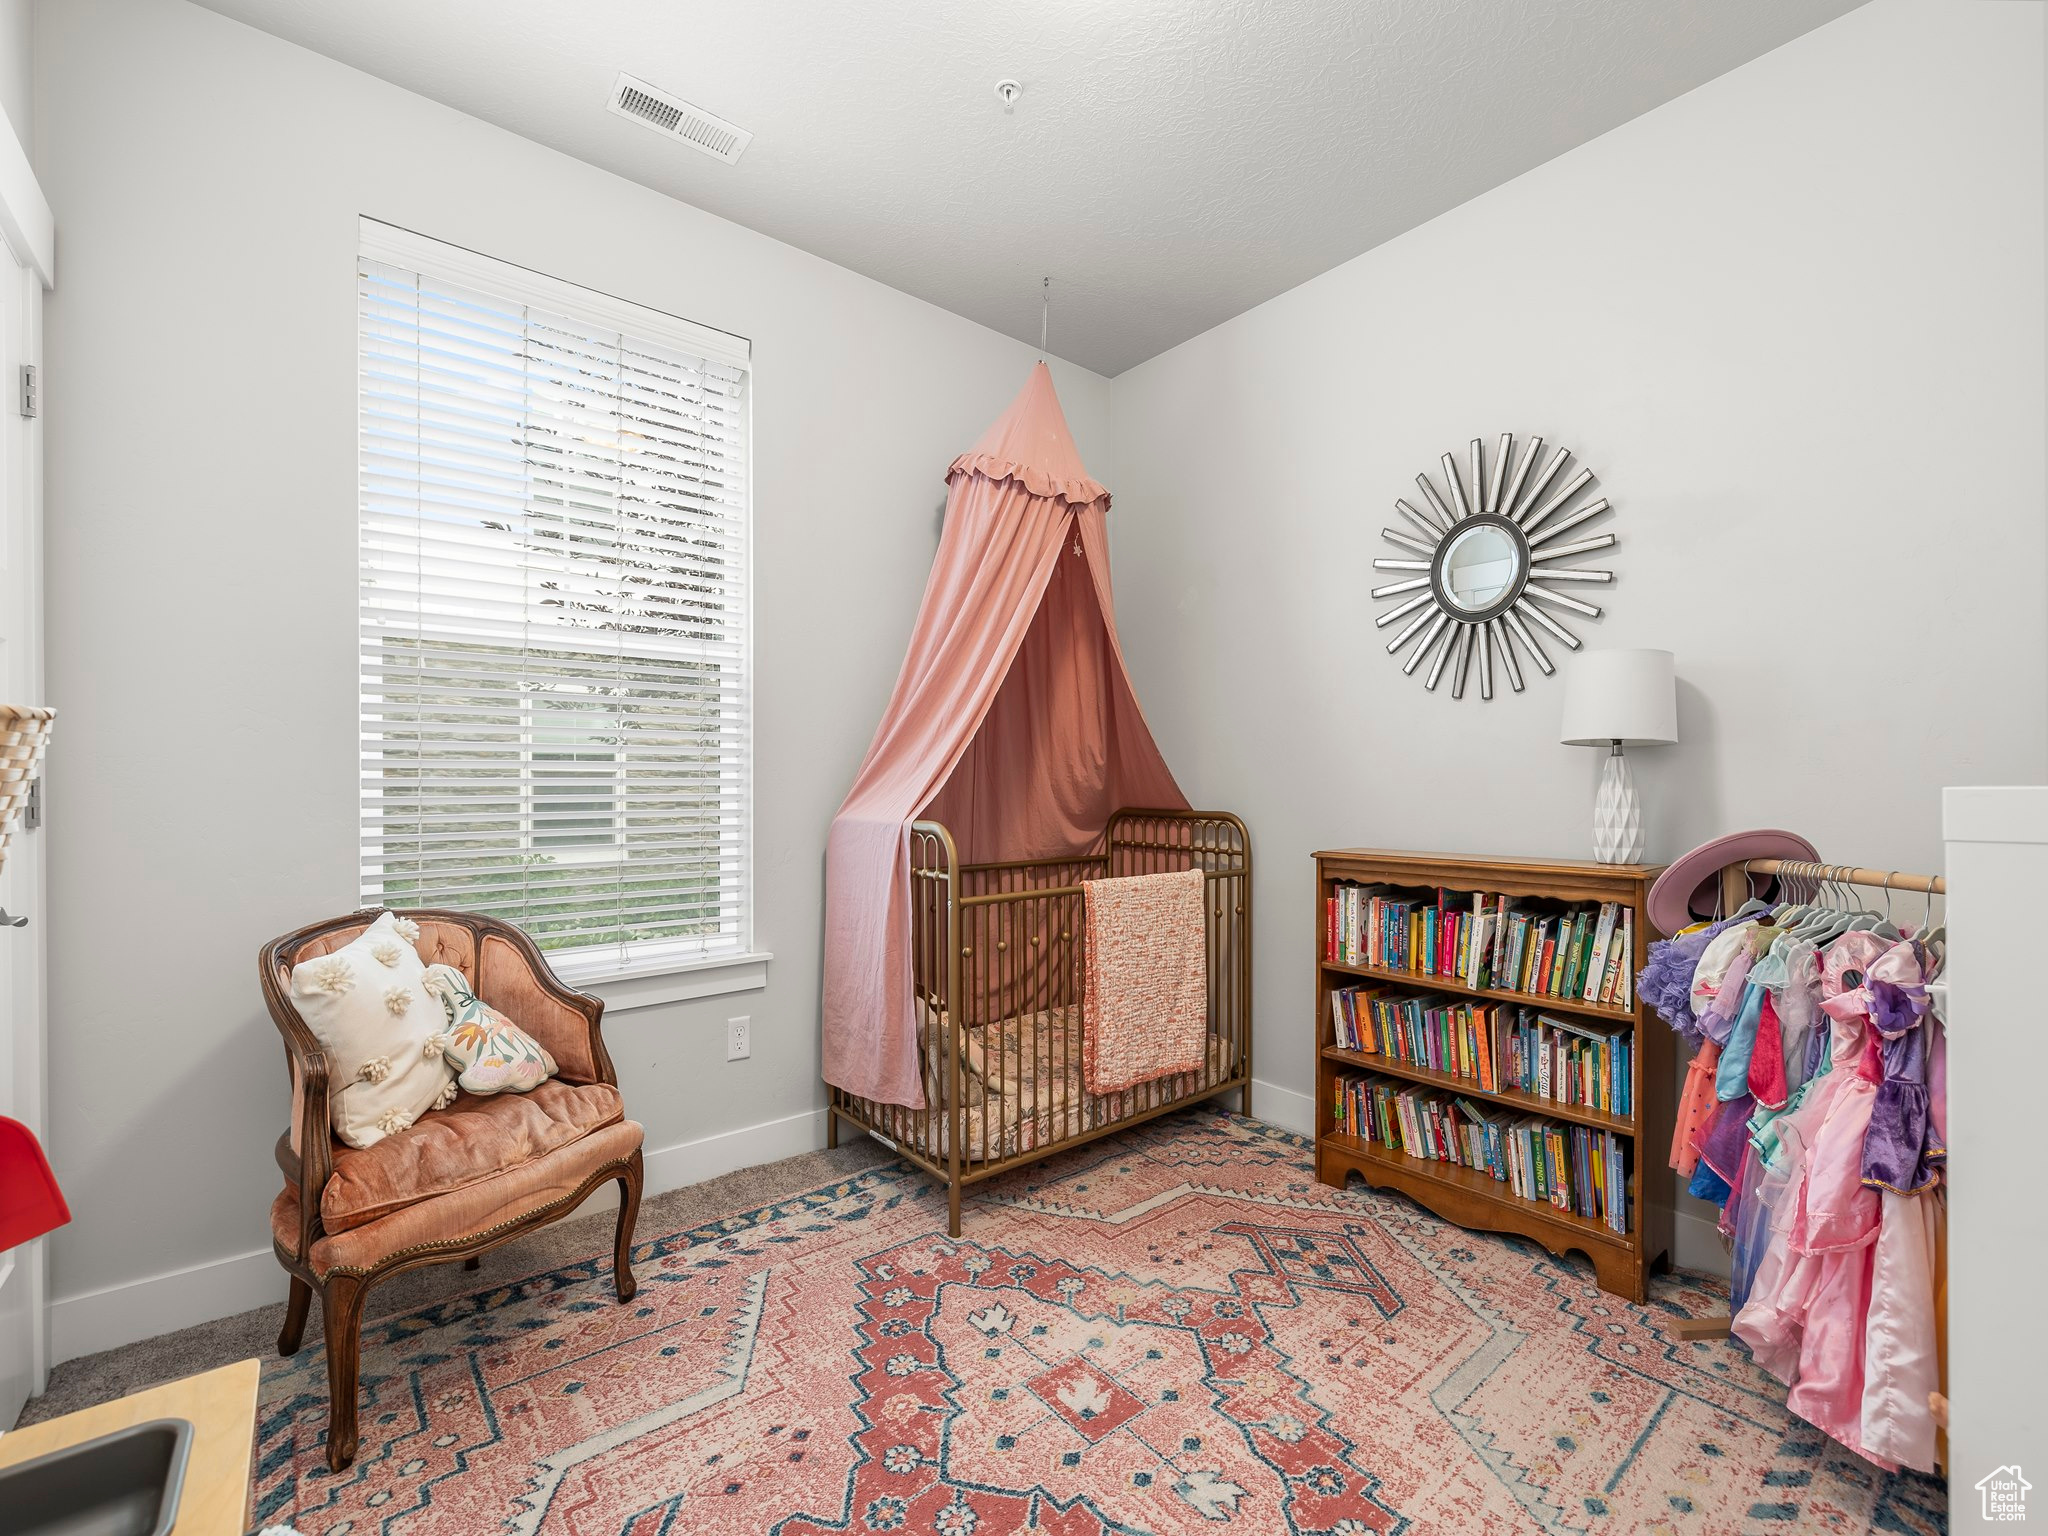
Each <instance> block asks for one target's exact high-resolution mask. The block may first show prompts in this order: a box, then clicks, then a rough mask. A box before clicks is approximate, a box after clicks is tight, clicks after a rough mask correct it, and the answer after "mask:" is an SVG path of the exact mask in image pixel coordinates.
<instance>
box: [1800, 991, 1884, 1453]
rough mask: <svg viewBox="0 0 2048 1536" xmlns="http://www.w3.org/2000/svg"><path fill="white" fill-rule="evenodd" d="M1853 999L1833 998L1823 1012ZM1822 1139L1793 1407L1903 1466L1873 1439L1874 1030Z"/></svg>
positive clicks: (1878, 1069)
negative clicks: (1866, 1426) (1868, 1181)
mask: <svg viewBox="0 0 2048 1536" xmlns="http://www.w3.org/2000/svg"><path fill="white" fill-rule="evenodd" d="M1840 1001H1847V999H1830V1000H1828V1002H1824V1003H1823V1005H1822V1006H1823V1007H1827V1006H1829V1005H1830V1004H1831V1003H1834V1002H1840ZM1836 1074H1837V1075H1839V1076H1840V1077H1841V1078H1842V1079H1843V1083H1842V1086H1841V1088H1840V1089H1839V1090H1838V1091H1837V1092H1836V1093H1835V1095H1834V1097H1833V1101H1832V1102H1831V1104H1830V1105H1829V1108H1828V1116H1827V1119H1826V1121H1825V1122H1824V1123H1823V1124H1822V1125H1821V1127H1820V1130H1819V1132H1818V1133H1817V1134H1816V1135H1815V1137H1814V1143H1813V1150H1812V1153H1811V1155H1810V1157H1809V1158H1808V1160H1807V1165H1806V1178H1805V1182H1804V1186H1803V1188H1802V1189H1801V1192H1800V1197H1799V1210H1798V1213H1797V1215H1796V1216H1795V1218H1794V1224H1793V1232H1792V1245H1793V1247H1795V1248H1796V1249H1798V1250H1799V1251H1800V1252H1801V1253H1802V1254H1803V1255H1805V1262H1806V1263H1807V1264H1808V1265H1811V1266H1812V1270H1813V1272H1812V1275H1811V1277H1810V1286H1809V1288H1808V1289H1807V1291H1806V1293H1805V1297H1804V1305H1805V1318H1804V1324H1803V1327H1802V1330H1801V1333H1800V1338H1799V1375H1798V1379H1797V1380H1796V1381H1794V1382H1793V1383H1792V1386H1791V1390H1790V1391H1789V1392H1787V1393H1786V1395H1785V1406H1786V1407H1787V1408H1789V1409H1790V1410H1791V1411H1792V1412H1794V1413H1796V1414H1798V1415H1799V1417H1800V1418H1802V1419H1804V1420H1806V1422H1807V1423H1809V1424H1812V1425H1814V1426H1815V1427H1816V1428H1818V1429H1821V1430H1824V1431H1825V1432H1826V1433H1827V1434H1829V1435H1831V1436H1832V1437H1834V1438H1835V1439H1836V1440H1839V1441H1840V1442H1841V1443H1842V1444H1844V1445H1846V1446H1848V1447H1849V1449H1851V1450H1852V1451H1856V1452H1857V1453H1859V1454H1860V1455H1862V1456H1864V1457H1866V1458H1868V1459H1869V1460H1871V1461H1874V1462H1877V1463H1879V1464H1880V1465H1883V1466H1885V1467H1886V1469H1887V1470H1893V1467H1892V1465H1891V1464H1890V1463H1889V1462H1888V1460H1887V1458H1886V1457H1884V1456H1882V1455H1881V1454H1879V1453H1878V1452H1876V1451H1875V1450H1874V1449H1873V1448H1871V1447H1869V1446H1867V1445H1865V1444H1864V1441H1863V1387H1864V1379H1865V1366H1866V1362H1867V1356H1866V1347H1867V1343H1868V1329H1869V1322H1870V1299H1871V1272H1872V1265H1873V1263H1874V1260H1875V1249H1874V1248H1873V1246H1872V1245H1873V1244H1874V1243H1875V1242H1876V1241H1877V1232H1878V1198H1877V1191H1875V1190H1873V1189H1871V1188H1869V1187H1868V1186H1866V1185H1865V1184H1864V1182H1863V1175H1862V1168H1863V1133H1864V1131H1865V1130H1866V1129H1867V1128H1868V1127H1869V1125H1870V1111H1871V1107H1872V1105H1874V1104H1875V1103H1876V1101H1877V1085H1878V1083H1879V1082H1880V1081H1882V1080H1883V1077H1884V1069H1883V1062H1882V1059H1881V1058H1880V1057H1879V1055H1878V1053H1877V1043H1876V1041H1875V1040H1874V1039H1873V1038H1871V1037H1870V1036H1869V1035H1868V1034H1866V1035H1865V1037H1864V1043H1863V1049H1862V1052H1861V1054H1860V1055H1859V1056H1858V1057H1857V1058H1856V1059H1855V1061H1854V1064H1853V1065H1851V1066H1849V1067H1847V1068H1841V1067H1838V1068H1837V1069H1836Z"/></svg>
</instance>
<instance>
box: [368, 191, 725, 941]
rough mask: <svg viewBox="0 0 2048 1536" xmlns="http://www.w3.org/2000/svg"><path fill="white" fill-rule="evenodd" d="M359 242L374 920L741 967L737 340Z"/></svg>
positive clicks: (542, 285)
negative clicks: (421, 918) (433, 921)
mask: <svg viewBox="0 0 2048 1536" xmlns="http://www.w3.org/2000/svg"><path fill="white" fill-rule="evenodd" d="M362 227H363V236H362V243H361V251H362V256H361V260H360V262H359V265H358V271H357V314H358V347H359V358H360V366H359V376H360V377H359V382H360V393H359V400H360V426H359V454H360V457H359V487H360V489H359V496H360V513H359V518H360V534H361V538H360V549H361V636H362V648H361V684H362V686H361V719H362V892H363V896H364V898H365V899H366V901H368V902H370V903H383V904H385V905H388V906H394V907H419V906H441V907H454V908H459V909H462V910H465V911H474V912H485V913H491V914H494V915H496V916H500V917H504V918H507V919H509V920H510V921H512V922H515V923H517V924H519V925H520V926H521V927H522V928H524V929H525V930H526V931H527V932H528V933H530V934H532V935H533V937H534V938H535V940H536V941H537V942H538V943H539V944H540V945H541V947H542V948H543V949H547V950H551V951H557V952H569V953H567V954H558V958H560V959H564V960H567V961H569V962H570V966H571V969H572V970H573V971H574V972H575V973H577V974H579V975H601V974H614V975H625V974H631V973H634V972H637V971H651V970H661V969H671V968H679V967H682V966H687V965H690V964H694V963H699V962H708V961H713V960H716V959H718V958H720V957H724V956H738V955H742V954H746V953H748V952H749V951H750V949H751V946H752V939H753V935H752V931H751V914H750V911H749V906H750V902H749V896H750V888H751V870H750V868H749V864H750V861H751V849H752V836H751V831H752V829H751V825H750V823H751V818H752V804H751V800H752V779H753V774H752V740H751V738H752V731H751V722H750V719H749V703H750V695H751V688H750V678H751V661H752V658H751V654H750V650H751V647H750V625H749V613H748V600H749V595H750V588H749V579H748V567H749V555H750V551H749V548H748V527H749V509H748V491H747V471H748V462H747V461H748V448H749V431H748V420H747V410H748V391H747V385H748V369H747V353H746V344H745V343H744V342H742V341H739V340H738V339H736V338H734V337H731V336H728V335H725V334H724V333H722V332H717V331H712V330H709V329H707V328H704V327H698V326H693V325H691V324H689V323H688V322H686V321H681V320H677V319H675V318H673V317H671V316H666V315H661V314H657V313H655V312H653V311H650V310H645V309H642V308H640V307H639V306H636V305H631V304H626V303H624V302H622V301H620V300H617V299H613V298H610V297H608V296H606V295H603V294H597V293H591V292H589V291H587V290H584V289H579V288H575V287H572V286H571V285H568V284H565V283H559V282H555V281H553V280H552V279H548V278H545V277H542V276H540V275H538V274H536V273H532V272H528V271H525V270H524V269H521V268H517V267H511V266H507V265H504V264H502V263H498V262H493V261H490V260H488V259H487V258H484V257H480V256H477V255H475V254H473V253H470V252H467V251H462V250H459V249H456V248H454V247H449V246H444V245H441V244H439V243H438V242H434V241H430V240H426V239H424V238H423V237H420V236H417V235H411V234H408V233H406V232H404V231H400V230H394V229H392V228H390V227H389V226H386V225H381V224H376V223H374V222H373V221H370V220H365V221H363V226H362Z"/></svg>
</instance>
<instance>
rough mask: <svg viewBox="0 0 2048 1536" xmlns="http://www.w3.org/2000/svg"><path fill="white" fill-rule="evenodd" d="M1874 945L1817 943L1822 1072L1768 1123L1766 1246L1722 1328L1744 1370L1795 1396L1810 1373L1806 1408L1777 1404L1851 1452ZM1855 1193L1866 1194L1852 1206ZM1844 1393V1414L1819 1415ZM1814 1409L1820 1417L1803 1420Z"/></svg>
mask: <svg viewBox="0 0 2048 1536" xmlns="http://www.w3.org/2000/svg"><path fill="white" fill-rule="evenodd" d="M1885 947H1886V946H1885V941H1884V940H1882V939H1879V938H1878V937H1877V936H1876V935H1875V934H1871V933H1862V932H1856V933H1848V934H1844V935H1843V936H1842V937H1841V938H1839V939H1837V940H1836V941H1835V942H1834V944H1832V945H1831V946H1829V949H1828V953H1827V958H1826V963H1825V965H1824V967H1823V972H1822V978H1821V998H1822V1002H1821V1006H1822V1007H1823V1009H1825V1010H1826V1013H1827V1017H1828V1020H1829V1027H1830V1029H1831V1030H1832V1039H1831V1041H1830V1056H1831V1060H1832V1061H1833V1066H1832V1068H1831V1069H1830V1070H1829V1071H1828V1072H1826V1073H1825V1074H1823V1075H1822V1076H1821V1077H1820V1078H1818V1079H1817V1080H1816V1081H1815V1082H1814V1083H1813V1085H1812V1087H1811V1088H1810V1089H1809V1090H1808V1093H1807V1096H1806V1100H1805V1102H1804V1103H1802V1104H1801V1105H1800V1106H1799V1108H1798V1109H1796V1110H1794V1111H1793V1112H1792V1113H1791V1114H1788V1115H1784V1116H1781V1117H1779V1119H1778V1120H1777V1121H1775V1122H1774V1123H1773V1126H1772V1129H1773V1132H1774V1133H1775V1134H1776V1136H1777V1137H1778V1140H1779V1144H1780V1147H1781V1149H1782V1150H1781V1154H1780V1157H1779V1158H1778V1159H1777V1160H1776V1161H1777V1162H1778V1165H1779V1169H1781V1170H1782V1172H1779V1171H1776V1170H1774V1172H1773V1175H1772V1176H1771V1177H1769V1178H1768V1179H1767V1180H1766V1181H1765V1183H1764V1184H1763V1185H1762V1186H1761V1187H1760V1189H1759V1197H1760V1198H1763V1199H1765V1200H1767V1201H1769V1202H1770V1203H1771V1205H1772V1207H1773V1209H1772V1228H1773V1232H1774V1241H1773V1242H1772V1244H1771V1247H1770V1249H1769V1251H1768V1252H1767V1253H1766V1254H1765V1256H1764V1258H1763V1260H1762V1262H1761V1263H1760V1264H1759V1265H1758V1266H1757V1273H1756V1278H1755V1280H1754V1282H1753V1283H1752V1285H1751V1287H1750V1294H1749V1300H1748V1302H1747V1303H1746V1304H1745V1305H1744V1307H1743V1308H1742V1310H1741V1312H1739V1313H1738V1314H1737V1315H1736V1317H1735V1320H1734V1322H1733V1325H1732V1326H1733V1331H1734V1332H1735V1334H1736V1336H1737V1337H1739V1338H1741V1339H1742V1340H1743V1341H1744V1342H1745V1343H1747V1344H1748V1345H1749V1346H1750V1351H1751V1354H1752V1356H1753V1357H1754V1358H1755V1360H1756V1363H1757V1364H1758V1365H1760V1366H1762V1367H1763V1368H1764V1369H1765V1370H1767V1371H1769V1372H1770V1373H1771V1374H1772V1375H1774V1376H1776V1377H1777V1378H1778V1379H1779V1380H1780V1381H1783V1382H1785V1383H1787V1384H1788V1385H1790V1386H1791V1387H1792V1388H1793V1389H1794V1391H1795V1392H1797V1391H1798V1389H1799V1387H1800V1385H1801V1383H1802V1381H1803V1380H1804V1378H1805V1377H1806V1376H1807V1375H1808V1374H1809V1373H1812V1372H1818V1373H1819V1375H1820V1380H1819V1381H1818V1382H1817V1383H1816V1384H1815V1385H1814V1386H1813V1387H1812V1388H1811V1389H1809V1390H1808V1391H1807V1392H1806V1393H1805V1394H1804V1396H1803V1399H1802V1400H1803V1401H1804V1402H1805V1403H1806V1405H1807V1407H1806V1409H1802V1408H1801V1407H1799V1406H1798V1405H1797V1404H1794V1403H1792V1402H1791V1399H1790V1398H1788V1399H1787V1402H1788V1405H1789V1406H1791V1407H1792V1409H1793V1411H1794V1412H1795V1413H1798V1414H1800V1416H1801V1417H1802V1418H1806V1419H1808V1420H1809V1421H1810V1422H1812V1423H1815V1424H1817V1425H1819V1427H1821V1428H1822V1429H1825V1430H1827V1431H1828V1433H1830V1434H1834V1433H1835V1429H1836V1426H1837V1425H1839V1424H1844V1423H1846V1424H1847V1426H1848V1427H1849V1430H1850V1433H1849V1436H1848V1439H1847V1441H1846V1442H1845V1443H1847V1444H1849V1445H1851V1446H1860V1444H1861V1440H1860V1431H1859V1429H1858V1427H1857V1426H1858V1421H1859V1418H1860V1400H1861V1395H1862V1384H1863V1371H1862V1354H1863V1348H1862V1322H1863V1318H1864V1304H1865V1301H1866V1299H1867V1294H1868V1267H1867V1261H1868V1259H1869V1256H1870V1255H1869V1245H1870V1242H1871V1239H1872V1238H1873V1237H1874V1236H1875V1235H1876V1222H1877V1202H1876V1196H1875V1194H1874V1193H1873V1192H1872V1191H1870V1190H1867V1189H1865V1188H1864V1187H1863V1181H1862V1176H1861V1170H1862V1151H1863V1127H1864V1126H1866V1125H1868V1124H1869V1120H1870V1105H1871V1102H1872V1100H1873V1099H1874V1098H1875V1095H1876V1091H1877V1081H1878V1078H1879V1077H1880V1076H1881V1075H1882V1073H1881V1069H1880V1067H1879V1065H1878V1064H1877V1061H1876V1058H1875V1056H1874V1053H1873V1052H1872V1050H1871V1047H1870V1045H1869V1043H1868V1031H1867V1030H1866V1028H1865V1013H1866V1007H1865V1002H1864V1000H1863V998H1862V997H1860V996H1857V995H1854V994H1858V993H1860V991H1861V988H1862V981H1863V975H1862V973H1863V971H1864V969H1865V968H1866V967H1868V965H1869V964H1870V963H1871V961H1873V960H1875V959H1876V958H1877V956H1878V955H1879V954H1880V953H1882V952H1883V950H1884V949H1885ZM1859 1195H1862V1196H1868V1197H1869V1198H1868V1199H1867V1200H1865V1201H1863V1202H1862V1203H1861V1204H1859V1203H1858V1201H1857V1198H1856V1197H1857V1196H1859ZM1866 1227H1867V1228H1868V1230H1867V1231H1866V1230H1864V1228H1866ZM1859 1239H1860V1241H1859ZM1844 1254H1860V1255H1861V1258H1862V1260H1863V1261H1864V1263H1863V1266H1862V1275H1863V1278H1862V1285H1861V1288H1860V1290H1859V1288H1858V1286H1857V1284H1856V1269H1857V1266H1855V1265H1853V1264H1850V1263H1848V1262H1846V1261H1845V1260H1844V1259H1843V1258H1842V1255H1844ZM1845 1306H1847V1307H1851V1308H1853V1317H1854V1320H1855V1324H1856V1326H1855V1328H1854V1330H1853V1332H1854V1337H1855V1347H1854V1348H1853V1350H1845V1349H1844V1347H1843V1346H1844V1343H1845V1339H1846V1334H1847V1330H1845V1328H1844V1326H1843V1317H1842V1312H1843V1309H1844V1307H1845ZM1816 1322H1818V1324H1819V1326H1820V1329H1821V1337H1820V1343H1819V1346H1818V1347H1815V1348H1809V1341H1808V1338H1807V1334H1808V1331H1809V1329H1810V1328H1811V1327H1813V1326H1814V1325H1815V1324H1816ZM1852 1380H1853V1390H1849V1387H1848V1383H1849V1382H1850V1381H1852ZM1845 1391H1846V1392H1847V1397H1848V1400H1849V1401H1850V1402H1851V1403H1853V1404H1855V1405H1856V1406H1854V1407H1852V1408H1850V1409H1848V1410H1846V1411H1843V1410H1841V1409H1840V1408H1839V1407H1834V1408H1831V1407H1830V1406H1829V1405H1830V1404H1839V1402H1840V1400H1841V1399H1842V1397H1843V1395H1844V1393H1845ZM1809 1409H1810V1410H1812V1411H1808V1410H1809ZM1814 1412H1819V1413H1821V1415H1822V1417H1821V1418H1815V1417H1814V1416H1813V1414H1814ZM1823 1420H1826V1422H1823ZM1837 1438H1841V1437H1840V1436H1839V1435H1838V1436H1837Z"/></svg>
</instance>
